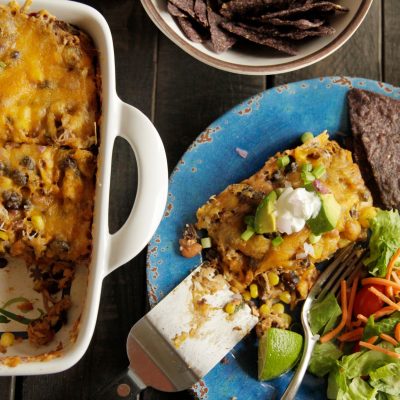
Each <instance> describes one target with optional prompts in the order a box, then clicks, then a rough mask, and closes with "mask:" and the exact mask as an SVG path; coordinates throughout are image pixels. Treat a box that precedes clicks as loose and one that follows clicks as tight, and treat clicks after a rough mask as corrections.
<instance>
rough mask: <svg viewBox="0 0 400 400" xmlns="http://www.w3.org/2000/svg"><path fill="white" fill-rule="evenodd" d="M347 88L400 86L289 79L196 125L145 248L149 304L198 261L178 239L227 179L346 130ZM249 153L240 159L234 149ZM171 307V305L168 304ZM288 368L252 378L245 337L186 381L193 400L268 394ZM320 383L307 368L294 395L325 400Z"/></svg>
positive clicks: (253, 352) (277, 389) (252, 399)
mask: <svg viewBox="0 0 400 400" xmlns="http://www.w3.org/2000/svg"><path fill="white" fill-rule="evenodd" d="M352 87H355V88H361V89H367V90H371V91H374V92H377V93H381V94H385V95H388V96H391V97H394V98H400V89H398V88H395V87H393V86H391V85H388V84H384V83H381V82H376V81H371V80H367V79H360V78H348V77H326V78H319V79H313V80H308V81H302V82H297V83H291V84H289V85H284V86H279V87H276V88H273V89H270V90H267V91H265V92H263V93H260V94H258V95H256V96H254V97H252V98H250V99H248V100H246V101H245V102H243V103H242V104H239V105H238V106H236V107H235V108H233V109H232V110H231V111H229V112H228V113H226V114H224V115H223V116H222V117H220V118H219V119H218V120H216V121H215V122H214V123H213V124H211V125H210V126H209V127H208V128H207V129H206V130H205V131H204V132H202V133H201V134H200V135H199V136H198V137H197V139H196V140H195V141H194V142H193V144H192V145H191V146H190V147H189V149H188V150H187V151H186V153H185V154H184V156H183V157H182V159H181V160H180V161H179V163H178V165H177V166H176V168H175V170H174V172H173V173H172V175H171V178H170V181H169V194H168V204H167V207H166V211H165V215H164V218H163V220H162V221H161V224H160V226H159V228H158V230H157V232H156V233H155V235H154V237H153V238H152V240H151V242H150V244H149V247H148V262H147V278H148V294H149V298H150V302H151V304H155V303H157V302H158V301H159V300H161V299H162V298H163V297H164V296H165V295H166V294H167V293H168V292H169V291H170V290H171V289H173V288H174V286H176V285H177V284H178V283H179V282H180V281H181V280H182V279H183V278H185V276H186V275H188V273H189V272H190V271H191V270H192V269H193V268H194V267H195V266H197V265H198V264H199V263H200V262H201V260H200V257H196V258H193V259H185V258H183V257H182V256H180V254H179V244H178V239H179V238H180V236H181V233H182V229H183V227H184V225H185V223H193V222H195V214H196V210H197V208H198V207H199V206H201V205H202V204H203V203H204V202H206V201H207V200H208V198H209V197H210V196H211V195H213V194H217V193H219V192H220V191H222V190H223V189H224V188H225V187H226V186H227V185H229V184H231V183H234V182H239V181H241V180H242V179H244V178H246V177H248V176H250V175H252V174H253V173H254V172H256V171H257V170H258V169H260V168H261V167H262V165H263V164H264V162H265V161H266V160H267V159H268V158H269V157H270V156H272V155H273V154H275V153H276V152H277V151H280V150H284V149H287V148H292V147H294V146H296V145H298V144H299V137H300V135H301V134H302V133H303V132H305V131H311V132H313V133H315V134H317V133H319V132H321V131H323V130H325V129H327V130H328V132H329V133H330V134H331V137H335V136H336V135H337V133H338V132H341V133H342V134H343V133H346V132H348V131H349V122H348V115H347V102H346V93H347V92H348V90H349V89H350V88H352ZM237 148H239V149H243V150H246V151H247V152H248V156H247V158H242V157H240V156H239V154H238V153H237V151H236V149H237ZM171 312H173V310H171ZM291 376H292V373H290V372H289V373H287V374H285V375H283V376H281V377H280V378H278V379H275V380H273V381H269V382H259V381H258V380H257V348H256V340H255V339H254V337H252V336H250V337H248V338H246V339H245V340H244V341H242V342H241V343H239V345H237V346H236V347H235V348H234V349H233V350H232V351H231V353H230V354H229V355H228V356H227V357H226V358H225V359H224V361H223V362H221V363H219V364H218V365H217V366H216V367H215V368H214V369H213V370H212V371H211V372H210V373H209V374H207V376H206V377H205V378H204V379H203V380H202V381H201V382H199V383H198V384H197V385H195V387H194V388H193V390H194V393H195V395H196V396H197V397H198V398H199V399H208V400H230V399H231V398H232V397H237V398H238V400H256V399H263V400H265V399H275V398H280V396H281V395H282V393H283V392H284V390H285V388H286V386H287V385H288V382H289V380H290V379H291ZM325 393H326V383H325V380H324V379H317V378H315V377H313V376H312V375H309V374H308V375H306V377H305V378H304V381H303V384H302V386H301V388H300V391H299V393H298V396H297V397H296V399H298V400H309V399H325V398H326V396H325Z"/></svg>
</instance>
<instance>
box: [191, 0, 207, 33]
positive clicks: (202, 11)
mask: <svg viewBox="0 0 400 400" xmlns="http://www.w3.org/2000/svg"><path fill="white" fill-rule="evenodd" d="M194 13H195V15H196V19H197V21H198V22H199V23H200V24H201V25H202V26H203V27H204V28H207V27H208V26H209V23H208V19H207V4H206V2H205V1H204V0H195V1H194Z"/></svg>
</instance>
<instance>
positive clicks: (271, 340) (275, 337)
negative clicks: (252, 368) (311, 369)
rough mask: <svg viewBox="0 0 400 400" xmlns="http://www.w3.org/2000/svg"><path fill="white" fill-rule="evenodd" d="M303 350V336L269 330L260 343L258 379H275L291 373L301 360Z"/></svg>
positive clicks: (285, 331)
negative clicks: (288, 372)
mask: <svg viewBox="0 0 400 400" xmlns="http://www.w3.org/2000/svg"><path fill="white" fill-rule="evenodd" d="M302 348H303V336H301V335H299V334H298V333H296V332H292V331H287V330H284V329H278V328H269V329H268V330H267V331H266V332H265V333H264V335H263V336H262V337H261V338H260V340H259V342H258V379H259V380H260V381H266V380H269V379H274V378H277V377H278V376H280V375H282V374H284V373H285V372H287V371H289V370H290V369H291V368H293V367H294V366H295V364H296V362H297V361H298V359H299V358H300V355H301V351H302Z"/></svg>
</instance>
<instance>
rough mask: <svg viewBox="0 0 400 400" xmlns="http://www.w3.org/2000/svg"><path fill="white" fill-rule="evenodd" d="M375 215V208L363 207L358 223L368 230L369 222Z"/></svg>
mask: <svg viewBox="0 0 400 400" xmlns="http://www.w3.org/2000/svg"><path fill="white" fill-rule="evenodd" d="M375 215H376V208H375V207H365V208H363V209H362V210H361V211H360V218H359V219H358V221H359V222H360V224H361V226H362V227H363V228H369V222H370V220H371V219H372V218H374V217H375Z"/></svg>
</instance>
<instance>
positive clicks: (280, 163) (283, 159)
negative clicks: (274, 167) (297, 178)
mask: <svg viewBox="0 0 400 400" xmlns="http://www.w3.org/2000/svg"><path fill="white" fill-rule="evenodd" d="M277 163H278V167H279V168H285V167H286V165H289V163H290V158H289V156H283V157H279V158H278V160H277Z"/></svg>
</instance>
